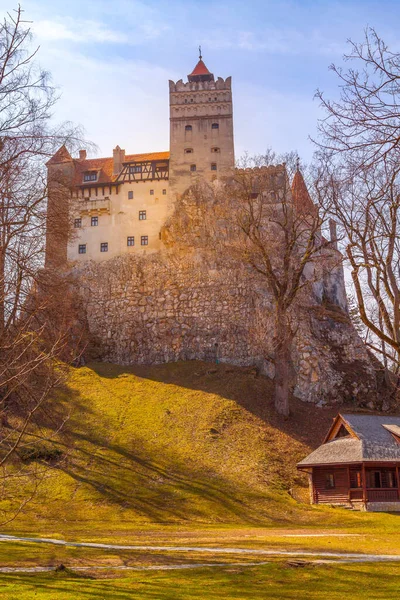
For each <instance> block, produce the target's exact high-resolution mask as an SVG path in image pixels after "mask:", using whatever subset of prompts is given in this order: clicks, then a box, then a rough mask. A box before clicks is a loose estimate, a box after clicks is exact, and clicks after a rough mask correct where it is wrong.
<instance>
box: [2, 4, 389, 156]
mask: <svg viewBox="0 0 400 600" xmlns="http://www.w3.org/2000/svg"><path fill="white" fill-rule="evenodd" d="M21 4H22V8H23V9H24V10H25V18H26V19H29V20H31V21H33V23H32V30H33V32H34V34H35V36H36V41H37V43H38V44H40V47H41V48H40V53H39V61H40V63H41V66H42V67H44V68H45V69H48V70H49V71H50V72H51V73H52V77H53V82H54V83H55V84H56V85H57V86H58V87H59V89H60V92H61V99H60V101H59V103H58V105H57V107H56V110H55V118H56V119H57V120H58V121H62V120H71V121H74V122H75V123H78V124H81V125H83V126H84V128H85V130H86V135H87V137H88V139H90V140H91V141H93V142H94V143H96V144H97V146H98V154H99V155H100V156H106V155H111V154H112V148H113V147H114V146H116V145H117V144H119V145H120V146H121V147H123V148H125V149H126V151H127V152H129V153H134V152H147V151H152V150H165V149H168V146H169V123H168V80H169V79H173V80H175V81H176V80H178V79H181V78H185V77H186V75H187V74H188V73H190V71H191V70H192V69H193V67H194V65H195V64H196V62H197V46H198V45H199V44H201V45H202V49H203V57H204V61H205V63H206V65H207V66H208V68H209V69H210V70H211V71H212V72H213V73H214V74H215V75H216V76H222V77H227V76H228V75H232V78H233V90H234V124H235V145H236V155H237V156H240V155H241V154H242V153H243V152H244V151H248V152H250V153H251V154H255V153H260V152H263V151H264V150H265V149H266V148H268V147H271V148H273V149H274V150H276V151H277V152H284V151H289V150H297V151H298V152H299V153H300V155H301V156H302V158H303V159H304V160H309V159H310V157H311V155H312V151H313V147H312V144H311V143H310V142H309V140H308V136H309V135H313V134H314V133H315V126H316V121H317V118H318V117H319V116H321V112H320V109H319V107H318V103H317V101H316V100H314V99H313V96H314V92H315V90H316V89H317V88H321V89H323V90H325V91H326V93H327V94H328V96H330V97H332V96H334V95H336V94H337V81H336V79H335V76H334V75H333V74H332V73H331V72H330V71H329V69H328V67H329V65H330V64H331V63H332V62H335V63H341V60H342V58H341V57H342V55H343V53H344V52H345V51H346V40H347V39H348V38H352V39H353V40H356V41H359V40H361V39H362V37H363V30H364V28H365V27H366V26H367V25H370V26H374V27H375V28H376V29H377V30H378V32H379V33H380V35H381V36H382V37H383V38H384V39H385V41H386V42H387V43H388V44H389V46H390V47H391V48H392V49H398V48H399V41H398V40H399V34H398V32H399V31H400V0H380V1H378V0H376V1H375V2H372V1H367V0H363V1H353V0H347V1H346V0H338V1H330V0H292V1H284V0H283V1H278V0H273V1H272V0H247V2H245V1H243V0H241V1H237V0H229V1H225V0H223V1H218V2H216V1H215V0H201V1H200V0H186V1H183V0H150V1H146V2H143V1H136V0H108V1H103V0H80V1H78V0H64V1H61V0H26V1H25V2H24V1H23V0H21ZM13 7H15V4H13V3H11V2H9V1H5V0H0V8H1V12H2V14H4V13H5V12H6V11H7V10H12V8H13Z"/></svg>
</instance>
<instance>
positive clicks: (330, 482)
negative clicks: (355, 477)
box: [325, 473, 335, 490]
mask: <svg viewBox="0 0 400 600" xmlns="http://www.w3.org/2000/svg"><path fill="white" fill-rule="evenodd" d="M334 487H335V476H334V474H333V473H326V475H325V489H327V490H332V489H334Z"/></svg>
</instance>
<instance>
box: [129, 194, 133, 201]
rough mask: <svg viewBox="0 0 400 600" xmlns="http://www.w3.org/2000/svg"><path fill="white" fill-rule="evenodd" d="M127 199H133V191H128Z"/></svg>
mask: <svg viewBox="0 0 400 600" xmlns="http://www.w3.org/2000/svg"><path fill="white" fill-rule="evenodd" d="M128 200H133V192H128Z"/></svg>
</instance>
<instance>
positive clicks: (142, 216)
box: [139, 210, 146, 221]
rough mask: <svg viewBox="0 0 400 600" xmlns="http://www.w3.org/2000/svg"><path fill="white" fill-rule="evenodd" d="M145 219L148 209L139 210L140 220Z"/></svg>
mask: <svg viewBox="0 0 400 600" xmlns="http://www.w3.org/2000/svg"><path fill="white" fill-rule="evenodd" d="M145 220H146V211H145V210H139V221H145Z"/></svg>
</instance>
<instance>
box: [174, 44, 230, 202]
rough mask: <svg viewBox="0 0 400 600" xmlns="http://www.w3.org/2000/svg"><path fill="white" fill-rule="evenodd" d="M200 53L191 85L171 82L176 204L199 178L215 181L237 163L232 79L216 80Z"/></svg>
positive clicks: (192, 74) (189, 77) (189, 76)
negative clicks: (234, 143) (234, 140)
mask: <svg viewBox="0 0 400 600" xmlns="http://www.w3.org/2000/svg"><path fill="white" fill-rule="evenodd" d="M199 50H200V55H199V62H198V63H197V65H196V66H195V68H194V69H193V71H192V72H191V73H190V75H188V82H187V83H183V81H182V79H180V80H179V81H177V82H176V83H174V82H173V81H170V82H169V104H170V167H169V168H170V171H169V181H170V190H171V200H172V201H174V199H175V198H176V196H177V195H179V194H182V193H183V192H184V191H185V190H186V189H187V188H188V187H189V186H190V185H192V184H193V183H194V182H195V181H196V180H197V179H198V178H204V179H206V180H209V181H212V180H213V179H215V178H216V177H219V176H220V175H223V174H226V173H228V172H229V171H230V170H231V169H232V168H233V167H234V164H235V156H234V147H233V114H232V88H231V77H228V78H227V79H225V80H224V79H222V78H221V77H218V79H217V80H216V81H215V79H214V75H213V74H212V73H210V71H209V70H208V69H207V67H206V65H205V64H204V62H203V60H202V56H201V49H199Z"/></svg>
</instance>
